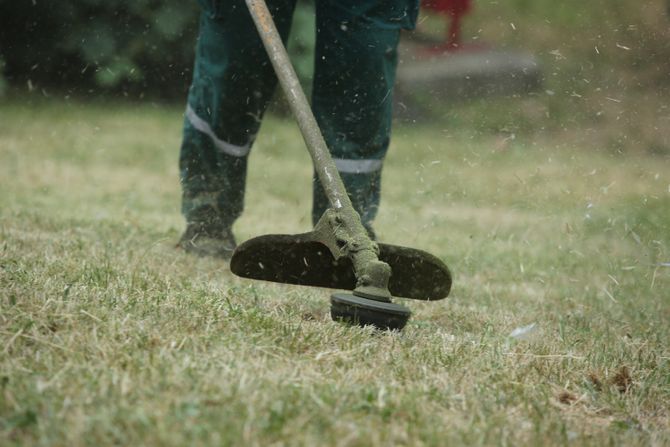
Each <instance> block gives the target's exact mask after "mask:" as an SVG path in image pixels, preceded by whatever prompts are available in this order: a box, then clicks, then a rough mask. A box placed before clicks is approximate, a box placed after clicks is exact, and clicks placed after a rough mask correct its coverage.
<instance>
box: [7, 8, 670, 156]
mask: <svg viewBox="0 0 670 447" xmlns="http://www.w3.org/2000/svg"><path fill="white" fill-rule="evenodd" d="M450 5H451V6H450ZM313 14H314V7H313V3H312V2H311V1H307V0H301V1H300V2H299V6H298V9H297V11H296V14H295V22H294V28H293V33H292V35H291V41H290V52H291V55H292V58H293V60H294V63H295V65H296V68H297V71H298V72H299V74H300V76H301V79H302V80H303V82H304V85H305V86H306V88H307V89H308V90H309V84H310V78H311V72H312V56H311V52H312V49H313V33H314V24H313V20H312V18H313ZM197 16H198V6H197V2H195V1H177V0H135V1H132V2H126V1H119V0H105V1H102V0H77V1H72V0H70V1H67V0H66V1H59V2H54V1H43V0H26V1H21V2H17V1H9V0H0V73H1V74H0V94H1V95H2V96H3V97H4V98H5V99H8V98H12V100H15V99H17V98H18V100H20V101H32V100H38V98H42V97H50V98H56V99H57V98H63V99H67V100H69V99H76V100H94V101H95V100H99V99H101V98H102V99H103V100H109V99H110V98H118V99H119V100H123V101H153V102H156V103H165V104H181V103H183V102H184V100H185V97H186V92H187V89H188V85H189V82H190V78H191V67H192V63H193V47H194V41H195V36H196V32H197ZM454 21H458V23H456V24H455V23H454ZM396 97H397V99H396V101H397V103H396V110H397V119H398V120H399V121H401V122H402V123H407V124H410V125H416V126H425V125H430V126H440V128H441V129H444V131H445V132H456V131H458V132H468V133H470V134H471V135H472V136H473V137H475V136H494V137H495V138H498V139H499V141H500V144H499V147H500V149H501V150H503V149H504V147H505V142H506V141H511V140H514V139H518V138H522V139H525V140H529V141H537V142H540V143H543V144H546V143H547V142H550V143H551V144H552V145H553V146H555V147H560V146H561V145H574V144H579V145H586V146H588V147H593V148H594V149H598V150H606V151H612V152H613V153H616V152H630V151H636V152H644V153H650V154H661V155H670V101H669V99H670V2H668V1H666V0H646V1H636V0H593V1H589V2H584V1H581V0H565V1H561V2H556V1H550V0H506V1H491V0H471V1H467V0H465V1H464V0H446V1H438V0H428V1H424V2H423V8H422V12H421V15H420V18H419V23H418V27H417V30H416V31H414V32H408V33H406V34H405V35H404V37H403V46H402V49H401V62H400V68H399V79H398V92H397V95H396ZM271 113H275V114H282V113H284V114H285V113H286V110H285V108H284V107H283V106H282V104H281V99H279V95H278V100H277V104H275V105H274V106H273V109H272V111H271Z"/></svg>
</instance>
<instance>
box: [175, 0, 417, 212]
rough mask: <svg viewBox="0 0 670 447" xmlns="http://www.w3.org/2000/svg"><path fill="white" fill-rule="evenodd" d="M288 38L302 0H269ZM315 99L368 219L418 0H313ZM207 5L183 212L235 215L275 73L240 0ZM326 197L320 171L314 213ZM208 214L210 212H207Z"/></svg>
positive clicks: (191, 103)
mask: <svg viewBox="0 0 670 447" xmlns="http://www.w3.org/2000/svg"><path fill="white" fill-rule="evenodd" d="M267 2H268V6H269V8H270V10H271V12H272V14H273V17H274V20H275V22H276V25H277V28H278V29H279V32H280V34H281V36H282V38H283V39H284V41H286V38H287V36H288V33H289V29H290V26H291V19H292V15H293V10H294V7H295V0H267ZM315 2H316V29H317V36H316V51H315V53H316V54H315V70H314V85H313V89H312V91H313V93H312V107H313V110H314V114H315V116H316V119H317V121H318V123H319V126H320V127H321V131H322V132H323V135H324V137H325V140H326V143H327V144H328V147H329V148H330V151H331V154H332V156H333V158H334V160H335V164H336V165H337V167H338V170H339V171H340V174H341V175H342V179H343V181H344V184H345V186H346V188H347V191H348V192H349V195H350V197H351V199H352V203H353V205H354V208H355V209H356V210H357V211H358V212H359V214H360V215H361V218H362V220H363V223H364V224H366V225H369V224H370V222H372V220H373V219H374V217H375V215H376V213H377V209H378V206H379V199H380V180H381V167H382V162H383V159H384V156H385V154H386V151H387V149H388V145H389V136H390V131H391V107H392V90H393V83H394V80H395V69H396V63H397V53H396V49H397V45H398V39H399V35H400V30H401V29H403V28H412V27H413V26H414V23H415V21H416V14H417V10H418V0H315ZM200 3H201V6H202V7H203V11H202V14H201V18H200V35H199V38H198V42H197V48H196V61H195V70H194V75H193V82H192V85H191V89H190V91H189V96H188V106H187V109H186V117H185V125H184V139H183V143H182V147H181V153H180V177H181V183H182V189H183V201H182V212H183V214H184V215H185V217H186V220H187V221H188V222H194V221H199V220H202V219H204V218H206V219H212V217H213V216H211V215H207V214H211V213H212V212H214V213H215V214H216V217H215V219H216V221H217V222H218V223H220V224H222V225H232V223H233V222H234V221H235V219H237V218H238V217H239V215H240V214H241V212H242V208H243V205H244V189H245V181H246V170H247V156H248V154H249V150H250V149H251V146H252V145H253V142H254V139H255V138H256V133H257V132H258V130H259V127H260V124H261V118H262V116H263V113H264V112H265V109H266V107H267V105H268V102H269V100H270V99H271V96H272V94H273V92H274V90H275V87H276V84H277V79H276V77H275V75H274V72H273V70H272V66H271V64H270V61H269V59H268V57H267V55H266V54H265V49H264V48H263V45H262V43H261V41H260V38H259V37H258V34H257V32H256V29H255V27H254V24H253V22H252V20H251V16H250V15H249V12H248V11H247V9H246V6H245V4H244V2H243V1H242V0H200ZM327 207H328V200H327V199H326V197H325V195H324V192H323V190H322V188H321V186H320V185H319V184H318V182H317V181H316V179H315V181H314V200H313V209H312V216H313V219H314V221H315V222H316V220H318V219H319V217H321V214H323V212H324V211H325V209H326V208H327ZM205 215H207V216H206V217H205Z"/></svg>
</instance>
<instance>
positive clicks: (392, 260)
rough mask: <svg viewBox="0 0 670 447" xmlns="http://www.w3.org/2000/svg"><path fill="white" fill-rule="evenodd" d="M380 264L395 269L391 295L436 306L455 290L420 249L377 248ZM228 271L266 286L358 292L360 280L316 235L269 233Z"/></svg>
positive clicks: (242, 250)
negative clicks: (267, 284) (437, 301)
mask: <svg viewBox="0 0 670 447" xmlns="http://www.w3.org/2000/svg"><path fill="white" fill-rule="evenodd" d="M378 245H379V251H380V253H379V260H380V261H384V262H386V263H387V264H389V265H390V266H391V271H392V274H391V278H390V280H389V291H390V292H391V295H393V296H396V297H402V298H412V299H416V300H425V301H434V300H441V299H443V298H445V297H446V296H447V295H448V294H449V291H450V289H451V273H450V272H449V269H448V268H447V266H446V265H445V264H444V263H443V262H442V261H441V260H439V259H438V258H436V257H435V256H433V255H431V254H430V253H427V252H425V251H422V250H417V249H414V248H407V247H400V246H397V245H389V244H382V243H379V244H378ZM230 270H231V271H232V272H233V273H234V274H236V275H238V276H241V277H244V278H250V279H259V280H263V281H272V282H279V283H284V284H296V285H301V286H312V287H327V288H331V289H342V290H354V289H355V288H356V276H355V275H354V270H353V266H352V263H351V260H350V259H349V258H348V257H343V258H340V259H337V260H336V259H335V258H334V257H333V255H332V254H331V251H330V250H329V249H328V247H327V246H326V245H325V244H324V243H322V242H320V241H319V239H318V234H317V233H315V232H310V233H303V234H297V235H285V234H269V235H265V236H259V237H255V238H253V239H249V240H248V241H246V242H244V243H243V244H241V245H240V246H238V247H237V249H236V250H235V252H234V253H233V257H232V259H231V261H230Z"/></svg>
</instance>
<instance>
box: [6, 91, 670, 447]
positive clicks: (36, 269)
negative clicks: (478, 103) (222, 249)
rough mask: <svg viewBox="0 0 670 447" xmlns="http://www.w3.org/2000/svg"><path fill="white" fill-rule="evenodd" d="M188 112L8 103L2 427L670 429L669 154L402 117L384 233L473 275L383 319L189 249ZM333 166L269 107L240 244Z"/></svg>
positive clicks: (337, 436)
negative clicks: (395, 325)
mask: <svg viewBox="0 0 670 447" xmlns="http://www.w3.org/2000/svg"><path fill="white" fill-rule="evenodd" d="M181 111H182V110H181V108H180V107H177V108H176V107H171V106H170V107H163V106H156V105H150V104H137V105H127V104H126V105H123V104H120V103H119V104H117V103H109V104H104V103H94V104H84V103H81V102H76V101H56V100H51V101H43V102H39V103H36V104H33V105H25V104H24V103H22V102H20V101H18V100H13V101H9V102H6V103H5V104H3V105H0V339H1V344H0V387H1V388H2V389H1V392H0V444H3V445H8V444H25V445H29V444H39V445H111V444H116V445H118V444H120V445H142V444H148V445H155V444H160V445H199V444H209V445H259V446H260V445H289V444H290V445H321V444H326V445H360V446H377V445H461V444H467V445H481V444H490V445H517V444H529V445H538V444H566V443H568V442H570V443H571V444H574V445H603V444H619V445H659V446H660V445H668V443H670V410H669V408H670V348H669V342H670V329H669V328H668V323H669V322H670V159H668V157H667V156H666V157H662V156H651V155H644V152H645V151H639V152H636V153H635V152H634V153H633V154H631V153H629V154H627V155H622V154H615V153H614V152H613V151H608V150H599V149H600V148H597V147H570V146H569V145H567V147H566V145H561V146H560V147H561V149H556V148H557V147H558V143H555V142H553V141H551V140H549V139H547V140H546V141H544V142H539V141H523V139H522V138H517V139H516V140H513V141H512V140H510V141H501V140H495V139H494V138H487V137H477V138H474V139H473V138H471V137H470V135H469V134H468V133H467V132H464V131H463V132H460V133H459V132H458V131H454V130H453V129H450V130H449V132H447V131H445V130H443V129H440V128H439V127H437V128H425V127H424V128H417V127H397V128H396V129H395V135H394V140H393V143H392V148H391V151H390V153H389V157H388V160H387V163H386V166H385V171H384V185H383V188H384V196H383V201H382V208H381V211H380V215H379V218H378V220H377V222H376V229H377V232H378V234H379V235H380V239H381V240H383V241H386V242H390V243H395V244H400V245H407V246H413V247H417V248H422V249H426V250H428V251H430V252H432V253H433V254H435V255H437V256H439V257H440V258H442V259H443V260H445V261H446V262H447V264H448V265H449V266H450V268H451V269H452V271H453V273H454V280H455V284H454V289H453V291H452V294H451V296H450V297H449V298H447V299H446V300H444V301H440V302H434V303H423V302H407V301H405V302H403V304H407V305H409V306H410V307H411V308H412V310H413V312H414V315H413V317H412V319H411V320H410V322H409V324H408V326H407V327H406V329H405V330H404V331H403V332H402V333H389V332H386V333H383V332H381V333H380V332H375V331H374V330H372V329H370V328H358V327H348V326H344V325H341V324H337V323H334V322H332V321H331V320H330V316H329V304H328V291H325V290H320V289H309V288H299V287H292V286H285V285H276V284H269V283H261V282H253V281H249V280H244V279H240V278H237V277H234V276H233V275H232V274H231V273H230V272H229V271H228V270H227V266H226V264H224V263H222V262H219V261H215V260H209V259H199V258H194V257H191V256H189V255H186V254H183V253H181V252H179V251H177V250H175V249H174V243H175V242H176V240H177V238H178V236H179V234H180V231H181V230H182V227H183V223H182V219H181V216H180V215H179V200H180V197H179V196H180V192H179V184H178V178H177V165H176V163H177V149H178V145H179V140H180V130H181V120H182V117H181ZM311 171H312V169H311V165H310V161H309V158H308V155H307V152H306V151H305V149H304V148H303V146H302V140H301V138H300V136H299V134H298V133H297V131H296V128H295V126H294V125H293V124H292V123H291V122H287V121H282V120H279V119H276V118H272V117H269V119H268V120H267V121H266V122H265V124H264V128H263V130H262V132H261V135H260V138H259V141H258V144H257V146H256V147H255V148H254V151H253V154H252V156H251V166H250V178H249V189H248V192H247V211H246V213H245V215H244V217H243V218H242V219H241V220H240V221H239V222H238V224H237V225H236V228H235V230H236V233H237V235H238V238H239V239H240V240H244V239H246V238H249V237H252V236H257V235H260V234H264V233H271V232H274V233H296V232H302V231H306V230H308V229H309V227H310V220H309V209H310V203H311V192H309V191H310V179H311ZM530 325H534V326H532V327H531V329H530V330H529V331H527V332H526V333H525V334H524V335H522V336H520V337H512V336H510V334H511V333H512V332H513V331H514V330H515V329H517V328H523V327H528V326H530ZM517 332H518V331H517Z"/></svg>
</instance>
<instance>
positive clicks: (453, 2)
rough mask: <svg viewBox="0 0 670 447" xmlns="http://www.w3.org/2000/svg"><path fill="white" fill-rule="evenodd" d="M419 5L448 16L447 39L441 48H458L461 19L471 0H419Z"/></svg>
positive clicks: (468, 8) (468, 9)
mask: <svg viewBox="0 0 670 447" xmlns="http://www.w3.org/2000/svg"><path fill="white" fill-rule="evenodd" d="M421 5H422V6H423V7H424V8H425V9H429V10H431V11H435V12H436V13H439V14H444V15H446V16H448V17H449V19H448V20H450V22H451V23H449V25H447V39H446V42H445V43H444V45H442V46H441V49H442V50H447V51H449V50H456V49H458V48H459V47H460V46H461V20H462V18H463V16H464V15H466V14H467V13H468V12H469V11H470V10H471V9H472V0H421Z"/></svg>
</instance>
